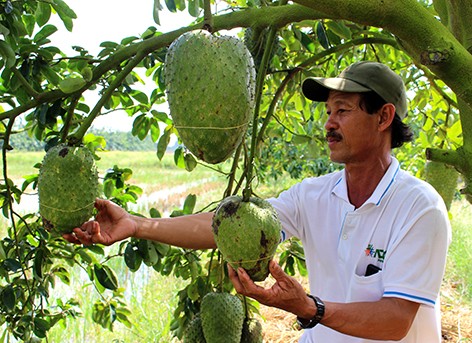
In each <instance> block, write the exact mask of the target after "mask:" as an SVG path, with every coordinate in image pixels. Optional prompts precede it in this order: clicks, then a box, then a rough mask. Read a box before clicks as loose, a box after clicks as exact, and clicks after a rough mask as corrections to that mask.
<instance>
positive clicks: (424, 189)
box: [270, 157, 451, 343]
mask: <svg viewBox="0 0 472 343" xmlns="http://www.w3.org/2000/svg"><path fill="white" fill-rule="evenodd" d="M270 202H271V203H272V205H273V206H274V207H275V209H276V210H277V212H278V215H279V218H280V220H281V222H282V226H283V233H282V234H283V236H284V238H285V239H287V238H289V237H292V236H294V237H298V238H299V239H300V240H301V241H302V243H303V247H304V250H305V257H306V264H307V269H308V272H309V282H310V292H311V293H312V294H314V295H317V296H319V297H320V298H321V299H322V300H325V301H332V302H341V303H348V302H356V301H376V300H379V299H381V298H382V297H398V298H403V299H408V300H411V301H414V302H418V303H420V307H419V310H418V313H417V316H416V318H415V320H414V322H413V325H412V327H411V329H410V331H409V333H408V335H407V337H405V338H404V339H403V340H401V341H400V342H403V343H436V342H437V343H439V342H441V328H440V312H439V300H438V299H439V289H440V286H441V281H442V278H443V274H444V268H445V263H446V254H447V248H448V246H449V243H450V240H451V228H450V223H449V219H448V215H447V210H446V207H445V205H444V202H443V201H442V198H441V197H440V196H439V195H438V194H437V192H436V191H435V190H434V188H433V187H431V186H430V185H429V184H428V183H426V182H424V181H422V180H419V179H417V178H415V177H413V176H411V175H409V174H408V173H407V172H405V171H403V170H401V169H400V168H399V163H398V161H397V160H396V159H395V158H393V157H392V163H391V165H390V167H389V168H388V170H387V172H386V173H385V175H384V177H383V178H382V180H381V181H380V183H379V184H378V186H377V188H376V189H375V191H374V193H373V194H372V196H371V197H370V198H369V199H368V200H367V201H366V202H365V203H364V204H363V205H362V206H361V207H359V208H358V209H355V208H354V206H353V205H351V204H350V202H349V198H348V193H347V185H346V178H345V174H344V170H343V171H339V172H335V173H331V174H328V175H325V176H321V177H317V178H309V179H305V180H304V181H302V182H301V183H299V184H297V185H295V186H293V187H291V188H290V189H289V190H287V191H284V192H282V193H281V194H280V196H279V197H278V198H273V199H270ZM369 264H373V265H375V266H377V267H379V268H381V271H379V272H377V273H376V274H374V275H371V276H365V273H366V268H367V266H368V265H369ZM300 342H303V343H336V342H340V343H347V342H356V343H358V342H363V343H364V342H377V341H373V340H368V339H361V338H355V337H351V336H347V335H344V334H341V333H339V332H336V331H334V330H332V329H330V328H328V327H325V326H323V325H317V326H316V327H315V328H313V329H308V330H305V332H304V334H303V336H302V338H301V339H300ZM383 342H385V341H383ZM397 342H398V341H397Z"/></svg>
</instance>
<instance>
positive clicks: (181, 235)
mask: <svg viewBox="0 0 472 343" xmlns="http://www.w3.org/2000/svg"><path fill="white" fill-rule="evenodd" d="M212 218H213V213H211V212H207V213H198V214H191V215H186V216H182V217H174V218H156V219H149V218H142V217H137V216H134V217H133V220H135V221H136V224H137V230H136V235H135V238H141V239H149V240H153V241H158V242H162V243H166V244H170V245H174V246H178V247H181V248H188V249H212V248H215V247H216V244H215V240H214V237H213V232H212V228H211V223H212Z"/></svg>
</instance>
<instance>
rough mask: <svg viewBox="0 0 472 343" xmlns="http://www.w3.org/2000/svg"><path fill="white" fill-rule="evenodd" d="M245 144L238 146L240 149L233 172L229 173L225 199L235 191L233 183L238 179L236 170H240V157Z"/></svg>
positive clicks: (236, 153)
mask: <svg viewBox="0 0 472 343" xmlns="http://www.w3.org/2000/svg"><path fill="white" fill-rule="evenodd" d="M243 144H244V142H241V143H240V144H239V145H238V148H237V149H236V152H235V153H234V158H233V164H232V166H231V171H230V173H229V180H228V186H227V187H226V190H225V192H224V195H223V197H224V198H226V197H228V196H230V195H231V193H232V191H233V183H234V179H235V177H236V170H237V168H238V162H239V156H240V155H241V150H242V147H243Z"/></svg>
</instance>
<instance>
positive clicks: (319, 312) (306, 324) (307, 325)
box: [297, 294, 325, 329]
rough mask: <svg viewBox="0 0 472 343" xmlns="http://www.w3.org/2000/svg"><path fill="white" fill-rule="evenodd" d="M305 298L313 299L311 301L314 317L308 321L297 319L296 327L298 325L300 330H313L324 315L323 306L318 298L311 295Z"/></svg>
mask: <svg viewBox="0 0 472 343" xmlns="http://www.w3.org/2000/svg"><path fill="white" fill-rule="evenodd" d="M307 296H308V297H310V298H311V299H313V301H314V302H315V305H316V313H315V315H314V317H313V318H311V319H309V320H308V319H302V318H300V317H297V323H298V325H300V327H301V328H302V329H311V328H314V327H315V326H316V324H318V323H319V322H320V321H321V319H322V318H323V315H324V313H325V304H324V302H323V301H322V300H321V299H320V298H318V297H315V296H313V295H311V294H307Z"/></svg>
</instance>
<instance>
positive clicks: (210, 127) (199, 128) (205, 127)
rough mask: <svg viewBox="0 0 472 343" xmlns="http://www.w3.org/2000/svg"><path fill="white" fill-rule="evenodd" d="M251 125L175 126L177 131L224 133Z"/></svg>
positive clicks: (247, 123)
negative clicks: (215, 131)
mask: <svg viewBox="0 0 472 343" xmlns="http://www.w3.org/2000/svg"><path fill="white" fill-rule="evenodd" d="M247 125H249V122H245V123H243V124H239V125H234V126H226V127H220V126H186V125H174V127H175V128H176V129H177V130H181V129H188V130H222V131H230V130H237V129H240V128H242V127H245V126H247Z"/></svg>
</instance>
